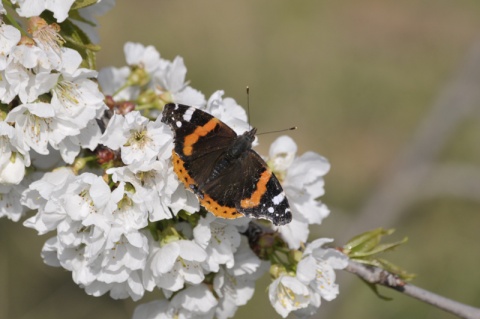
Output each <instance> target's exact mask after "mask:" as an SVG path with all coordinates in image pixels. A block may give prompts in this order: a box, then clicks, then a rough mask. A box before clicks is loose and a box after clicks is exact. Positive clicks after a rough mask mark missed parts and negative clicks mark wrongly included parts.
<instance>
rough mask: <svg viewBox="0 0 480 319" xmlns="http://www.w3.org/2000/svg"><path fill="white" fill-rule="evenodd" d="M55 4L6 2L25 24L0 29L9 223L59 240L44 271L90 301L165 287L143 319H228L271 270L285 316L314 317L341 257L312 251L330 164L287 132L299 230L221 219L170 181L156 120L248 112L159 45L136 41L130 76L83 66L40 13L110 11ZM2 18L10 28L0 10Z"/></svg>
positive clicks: (62, 16)
mask: <svg viewBox="0 0 480 319" xmlns="http://www.w3.org/2000/svg"><path fill="white" fill-rule="evenodd" d="M3 3H7V2H3ZM56 3H57V2H56V1H48V0H44V1H28V0H24V1H20V0H17V1H11V3H10V5H11V6H12V8H14V9H15V12H16V13H17V14H18V15H19V18H28V19H27V22H28V29H27V30H23V29H21V28H20V27H19V25H18V24H16V23H10V24H6V23H2V24H0V103H1V109H0V149H1V153H0V216H7V217H8V218H10V219H12V220H14V221H18V220H19V219H20V218H21V217H22V215H24V214H25V211H26V210H27V209H30V210H33V211H35V214H34V215H32V216H30V217H29V218H28V219H26V220H25V222H24V225H25V226H26V227H29V228H33V229H35V230H36V231H37V232H38V233H39V234H46V233H51V234H52V237H51V238H50V239H49V240H47V242H46V243H45V245H44V247H43V249H42V257H43V259H44V261H45V263H46V264H48V265H51V266H56V267H62V268H64V269H66V270H68V271H70V272H71V273H72V278H73V280H74V282H75V283H77V284H78V285H79V286H80V287H82V288H83V289H85V291H86V292H87V293H88V294H90V295H93V296H100V295H103V294H106V293H109V294H110V296H111V297H112V298H115V299H121V298H132V299H133V300H135V301H136V300H140V299H141V298H142V297H143V295H144V294H145V292H146V291H152V290H154V289H159V290H161V291H162V293H163V295H164V297H165V298H164V299H162V300H158V301H153V302H151V303H148V304H144V305H141V306H139V307H138V308H137V309H136V311H135V313H134V318H136V319H146V318H173V317H179V318H197V317H201V318H212V317H214V316H215V317H217V318H230V317H232V316H233V315H234V314H235V311H236V309H237V308H238V307H239V306H242V305H245V304H246V303H247V302H248V300H249V299H250V298H251V297H252V295H253V292H254V286H255V282H256V280H257V279H258V278H259V277H261V276H262V275H263V274H264V273H265V272H266V271H267V270H268V269H269V267H270V273H271V275H272V277H273V278H272V279H273V281H272V283H271V285H270V288H269V296H270V300H271V303H272V305H273V306H274V308H275V310H276V311H277V312H278V313H279V314H281V315H282V316H284V317H285V316H286V315H288V313H289V312H291V311H294V312H295V313H296V314H298V315H299V316H305V315H310V314H313V313H314V312H315V311H316V309H318V307H319V306H320V300H321V299H322V298H323V299H325V300H331V299H333V298H335V296H336V295H337V293H338V287H337V286H336V284H335V273H334V269H341V268H344V267H345V265H346V259H345V257H344V255H342V254H341V253H339V252H337V251H335V250H333V249H323V248H322V245H323V244H325V243H326V242H329V241H330V240H327V239H320V240H316V241H314V242H312V243H310V244H307V245H306V246H305V244H306V243H307V238H308V227H309V225H310V224H320V223H321V221H322V219H323V218H325V217H326V216H327V215H328V213H329V211H328V209H327V208H326V206H325V205H324V204H322V203H321V202H319V201H318V200H317V199H318V197H320V196H321V195H323V192H324V190H323V176H324V175H325V174H326V173H327V171H328V169H329V164H328V162H327V160H326V159H325V158H323V157H321V156H320V155H318V154H316V153H313V152H308V153H305V154H303V155H302V156H298V157H297V156H296V151H297V147H296V144H295V142H294V141H293V140H292V139H291V138H289V137H286V136H282V137H279V138H278V139H277V140H276V141H275V142H274V143H273V144H272V146H271V149H270V155H269V157H268V158H266V160H267V162H268V164H269V165H270V167H271V168H272V170H273V171H274V173H275V174H276V176H277V177H278V179H279V180H280V181H281V183H282V185H283V188H284V190H285V193H286V195H287V197H288V199H289V201H290V205H291V210H292V213H293V220H292V222H291V223H290V224H288V225H285V226H278V227H272V226H271V225H270V224H269V223H265V222H261V221H255V220H249V219H248V218H240V219H236V220H225V219H220V218H216V217H215V216H214V215H212V214H210V213H208V212H207V211H205V210H204V209H203V208H201V207H200V205H199V202H198V199H197V197H196V196H195V195H194V194H193V193H192V192H190V191H189V190H186V189H185V187H184V185H183V184H182V183H180V182H179V180H178V178H177V176H176V174H175V173H174V171H173V168H172V163H171V154H172V148H173V134H172V132H171V130H170V128H169V127H168V126H167V125H165V124H164V123H162V122H161V121H160V118H161V111H162V109H163V107H164V105H165V104H166V103H169V102H176V103H182V104H187V105H192V106H194V107H197V108H201V109H202V110H204V111H205V112H208V113H210V114H212V115H213V116H215V117H217V118H219V119H220V120H222V121H223V122H224V123H226V124H227V125H229V126H230V127H232V128H233V129H234V130H235V132H237V134H241V133H243V132H244V131H246V130H248V129H249V125H248V123H247V117H246V113H245V111H244V109H243V108H242V107H241V106H240V105H238V104H237V103H236V102H235V100H233V99H231V98H228V97H226V98H224V92H223V91H220V90H219V91H217V92H215V93H213V94H212V95H211V96H210V97H209V98H208V99H206V98H205V96H204V95H203V94H202V93H201V92H199V91H198V90H196V89H194V88H192V87H191V86H190V85H189V82H187V81H186V71H187V70H186V67H185V65H184V62H183V59H182V58H180V57H176V58H175V59H174V60H173V61H169V60H165V59H163V58H161V57H160V54H159V53H158V51H157V50H156V49H155V48H153V47H152V46H147V47H145V46H143V45H141V44H137V43H127V44H126V45H125V47H124V51H125V57H126V64H127V65H126V66H124V67H121V68H113V67H110V68H105V69H102V70H100V72H98V73H97V72H96V71H94V70H92V69H90V68H87V67H85V66H91V64H88V63H86V64H85V62H86V61H85V59H86V58H85V56H90V55H89V52H86V51H85V52H77V51H76V50H73V49H70V48H67V47H66V46H65V45H64V44H65V42H66V40H65V39H64V37H63V33H62V32H63V31H62V29H61V27H60V25H58V24H56V23H47V20H45V19H43V18H42V17H40V16H39V15H41V14H42V12H44V11H45V10H49V11H52V12H53V17H54V18H55V19H56V20H57V22H62V21H64V22H68V21H69V19H70V18H68V16H69V12H71V11H72V10H80V13H81V16H82V17H83V20H85V21H89V20H92V15H93V14H94V13H96V12H98V10H100V11H103V10H105V9H106V8H108V7H109V6H110V5H111V2H110V1H106V0H104V1H102V3H99V4H94V5H92V6H88V7H85V8H77V7H75V5H76V4H77V2H74V1H72V0H70V1H64V3H62V5H57V4H56ZM90 4H92V3H90ZM95 8H97V10H95ZM0 13H1V14H4V15H7V16H8V17H9V19H8V21H11V22H12V21H15V20H14V19H13V18H12V17H11V16H10V15H9V12H7V10H5V9H4V8H3V6H1V4H0ZM76 16H77V15H76ZM79 25H80V27H81V28H85V29H84V32H86V34H88V35H89V36H90V37H94V36H95V35H94V34H93V33H91V31H93V30H89V29H88V26H85V25H82V24H81V23H79ZM81 53H82V54H81ZM25 167H30V169H29V171H28V173H26V169H25ZM292 256H293V257H292Z"/></svg>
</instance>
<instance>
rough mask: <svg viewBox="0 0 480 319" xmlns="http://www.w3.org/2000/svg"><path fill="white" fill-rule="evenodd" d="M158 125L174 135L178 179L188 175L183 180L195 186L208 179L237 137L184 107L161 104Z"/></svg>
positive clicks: (209, 117) (217, 122)
mask: <svg viewBox="0 0 480 319" xmlns="http://www.w3.org/2000/svg"><path fill="white" fill-rule="evenodd" d="M162 122H164V123H166V124H169V125H170V127H171V128H172V130H173V132H174V142H175V147H174V153H176V155H175V154H174V162H173V164H174V168H175V169H176V172H177V175H179V177H180V178H181V179H182V176H180V175H182V174H183V175H184V174H185V172H186V171H187V172H188V175H189V176H184V177H185V178H186V180H188V181H189V184H194V185H195V186H198V185H199V184H201V183H202V182H203V181H205V180H206V179H207V178H208V176H210V174H211V172H212V170H213V167H214V165H215V163H216V161H217V159H218V158H219V157H221V155H222V154H223V153H224V152H225V150H226V149H227V148H228V146H229V145H230V144H231V143H232V141H233V140H234V139H235V138H236V137H237V134H236V133H235V132H234V131H233V130H232V129H231V128H230V127H228V126H227V125H226V124H225V123H223V122H222V121H220V120H219V119H217V118H216V117H213V116H212V115H210V114H208V113H206V112H204V111H202V110H199V109H197V108H194V107H191V106H187V105H182V104H173V103H169V104H167V105H165V108H164V111H163V117H162ZM181 166H183V167H181ZM180 170H182V172H180ZM182 181H184V182H185V180H184V179H182ZM186 186H187V187H191V186H190V185H186Z"/></svg>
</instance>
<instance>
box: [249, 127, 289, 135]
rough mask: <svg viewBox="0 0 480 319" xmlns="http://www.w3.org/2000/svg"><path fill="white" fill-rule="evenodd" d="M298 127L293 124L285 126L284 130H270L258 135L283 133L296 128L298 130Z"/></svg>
mask: <svg viewBox="0 0 480 319" xmlns="http://www.w3.org/2000/svg"><path fill="white" fill-rule="evenodd" d="M297 129H298V127H296V126H292V127H289V128H284V129H282V130H277V131H268V132H262V133H258V134H257V135H263V134H270V133H281V132H285V131H295V130H297Z"/></svg>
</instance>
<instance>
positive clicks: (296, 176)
mask: <svg viewBox="0 0 480 319" xmlns="http://www.w3.org/2000/svg"><path fill="white" fill-rule="evenodd" d="M296 151H297V146H296V144H295V142H294V141H293V140H292V139H291V138H290V137H288V136H281V137H279V138H277V140H275V141H274V142H273V143H272V145H271V146H270V156H269V159H268V163H269V165H270V166H271V168H272V170H273V171H274V173H275V175H276V176H277V177H278V178H279V179H280V181H281V182H282V186H283V189H284V191H285V193H286V195H287V198H288V202H289V204H290V209H291V210H292V216H293V218H292V221H291V222H290V223H289V224H287V225H284V226H281V227H278V228H277V230H278V231H279V232H280V234H282V237H283V238H284V240H285V241H286V242H287V243H288V245H289V247H290V248H292V249H298V248H299V247H300V244H301V243H302V242H303V243H304V242H306V241H307V238H308V234H309V229H308V226H309V225H310V224H320V223H321V222H322V220H323V219H324V218H325V217H327V216H328V214H329V210H328V208H327V207H326V206H325V205H324V204H323V203H321V202H319V201H318V200H317V198H318V197H320V196H322V195H323V194H324V188H323V185H324V180H323V176H324V175H325V174H326V173H327V172H328V170H329V169H330V164H329V163H328V161H327V160H326V159H325V158H324V157H322V156H320V155H318V154H316V153H314V152H307V153H305V154H303V155H302V156H300V157H296V156H295V154H296Z"/></svg>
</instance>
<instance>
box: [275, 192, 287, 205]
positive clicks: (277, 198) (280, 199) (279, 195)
mask: <svg viewBox="0 0 480 319" xmlns="http://www.w3.org/2000/svg"><path fill="white" fill-rule="evenodd" d="M284 198H285V193H284V192H281V193H280V194H278V195H277V196H275V197H274V198H273V199H272V202H273V204H274V205H278V204H280V203H281V202H282V201H283V199H284Z"/></svg>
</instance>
